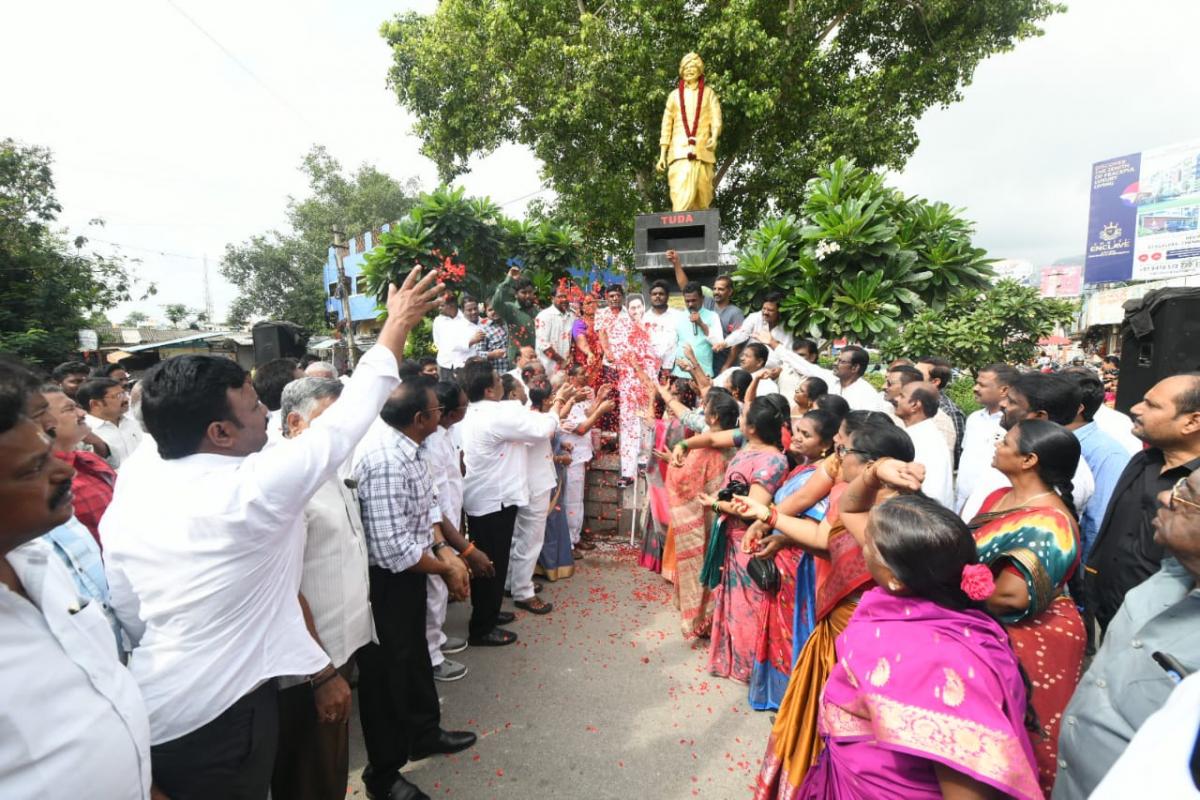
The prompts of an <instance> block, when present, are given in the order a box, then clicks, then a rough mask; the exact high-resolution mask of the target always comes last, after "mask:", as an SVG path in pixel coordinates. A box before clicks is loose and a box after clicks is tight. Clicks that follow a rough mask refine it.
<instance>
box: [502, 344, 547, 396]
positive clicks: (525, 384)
mask: <svg viewBox="0 0 1200 800" xmlns="http://www.w3.org/2000/svg"><path fill="white" fill-rule="evenodd" d="M508 374H509V375H512V376H513V380H515V381H516V382H517V383H519V384H521V387H522V388H523V389H524V390H525V393H526V395H528V394H529V380H530V379H532V378H533V377H534V376H535V375H542V376H544V375H545V374H546V373H545V371H544V370H543V368H542V362H541V361H539V360H538V357H537V351H536V350H534V349H533V346H532V345H528V344H526V345H522V346H521V347H518V348H517V365H516V366H515V367H513V368H512V369H510V370H509V371H508ZM527 378H528V379H527Z"/></svg>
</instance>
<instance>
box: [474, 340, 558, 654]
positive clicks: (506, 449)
mask: <svg viewBox="0 0 1200 800" xmlns="http://www.w3.org/2000/svg"><path fill="white" fill-rule="evenodd" d="M463 388H464V389H465V390H466V392H467V400H469V401H470V405H469V406H467V413H466V416H464V417H463V421H462V422H460V423H459V425H460V426H461V427H462V449H463V463H464V465H465V466H466V477H465V479H464V483H463V511H465V512H466V514H467V525H468V530H469V531H470V533H471V541H472V542H473V543H474V544H475V546H476V547H478V548H479V549H480V550H482V551H483V552H484V553H485V554H487V556H488V557H489V558H491V559H492V563H493V564H494V565H495V574H494V575H491V576H488V575H479V574H475V575H473V576H472V578H471V621H470V624H469V626H468V639H467V640H468V641H469V642H470V643H471V644H472V645H477V646H482V647H496V646H500V645H506V644H512V643H513V642H515V641H516V640H517V635H516V634H515V633H513V632H512V631H509V630H505V629H504V628H500V627H498V622H499V620H500V618H501V617H500V613H501V612H500V603H501V601H502V600H503V597H504V583H505V580H506V578H507V575H508V559H509V553H510V551H511V550H512V541H513V525H514V523H515V522H516V518H517V510H518V508H519V507H520V506H527V505H529V484H528V481H526V480H524V476H525V475H526V474H527V473H528V464H529V461H528V458H529V457H528V451H529V448H528V447H527V445H531V444H534V443H536V442H540V441H543V440H548V439H549V438H550V437H551V436H553V435H554V431H555V429H557V428H558V422H557V420H556V419H555V416H556V415H557V412H558V409H559V408H561V405H560V404H559V403H557V402H556V403H555V405H554V406H553V407H552V410H553V411H554V412H555V416H551V415H546V414H541V415H535V414H529V413H525V410H524V409H522V408H521V407H520V406H519V405H517V404H514V403H512V402H507V403H506V402H501V400H500V398H501V397H502V396H503V391H504V390H503V387H502V385H501V382H500V376H499V375H497V374H496V373H495V372H493V371H492V369H491V368H490V367H489V366H488V365H487V364H485V363H483V362H476V361H472V362H469V363H468V364H467V365H466V367H464V368H463Z"/></svg>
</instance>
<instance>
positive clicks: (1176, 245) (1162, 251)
mask: <svg viewBox="0 0 1200 800" xmlns="http://www.w3.org/2000/svg"><path fill="white" fill-rule="evenodd" d="M1196 272H1200V140H1193V141H1190V142H1184V143H1181V144H1174V145H1169V146H1167V147H1159V148H1157V149H1154V150H1147V151H1145V152H1142V153H1133V154H1131V155H1127V156H1121V157H1120V158H1111V159H1108V160H1107V161H1100V162H1097V163H1096V164H1094V165H1093V166H1092V202H1091V211H1090V212H1089V214H1088V238H1087V258H1086V264H1085V274H1084V280H1085V282H1087V283H1106V282H1110V281H1130V280H1133V281H1146V280H1157V279H1160V278H1170V277H1174V276H1177V275H1190V274H1192V273H1196Z"/></svg>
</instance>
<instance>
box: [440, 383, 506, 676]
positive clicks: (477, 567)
mask: <svg viewBox="0 0 1200 800" xmlns="http://www.w3.org/2000/svg"><path fill="white" fill-rule="evenodd" d="M434 391H435V392H437V397H438V403H439V405H441V408H442V419H441V421H440V422H439V423H438V429H437V430H436V431H434V432H433V433H431V434H429V436H428V437H427V438H426V439H425V450H426V451H427V452H428V456H429V472H430V477H432V478H433V487H434V490H435V491H436V492H437V503H438V508H439V509H440V510H441V512H442V536H443V538H445V540H446V541H447V542H448V543H449V545H450V546H451V547H452V548H454V550H455V551H457V552H458V554H459V556H461V557H462V558H463V560H465V561H466V562H467V566H469V567H470V568H471V571H472V572H474V573H478V574H480V575H490V574H492V573H493V572H494V571H495V567H494V566H493V565H492V561H491V559H489V558H488V557H487V556H486V555H484V554H483V551H481V550H480V549H479V548H477V547H473V546H472V545H471V543H470V542H468V541H467V540H466V538H465V537H464V536H463V535H462V533H461V532H460V531H461V530H462V525H463V523H462V509H463V474H462V448H461V447H460V446H459V445H458V443H457V428H456V426H457V425H458V423H460V422H462V419H463V416H464V415H465V414H466V412H467V395H466V393H465V392H463V390H462V388H461V387H459V385H458V384H457V383H454V382H451V381H443V382H441V383H439V384H438V385H437V386H436V387H434ZM428 584H429V585H428V588H427V591H428V598H427V600H426V604H425V639H426V643H427V644H428V645H429V660H430V661H431V662H433V679H434V680H436V681H443V682H448V681H455V680H458V679H459V678H463V677H465V676H466V674H467V667H466V665H465V664H460V663H458V662H457V661H452V660H451V659H448V658H446V656H448V655H453V654H454V653H461V652H462V651H463V650H466V649H467V640H466V639H464V638H462V637H460V636H447V635H446V633H445V631H444V630H443V627H444V626H445V624H446V608H447V603H448V601H449V598H450V595H449V592H448V591H447V589H446V582H445V581H444V580H442V579H441V577H440V576H438V575H430V576H429V578H428Z"/></svg>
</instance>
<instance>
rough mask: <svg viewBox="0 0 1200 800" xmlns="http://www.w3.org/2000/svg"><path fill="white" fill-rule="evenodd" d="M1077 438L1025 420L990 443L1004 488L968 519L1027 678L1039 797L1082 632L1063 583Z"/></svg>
mask: <svg viewBox="0 0 1200 800" xmlns="http://www.w3.org/2000/svg"><path fill="white" fill-rule="evenodd" d="M1078 462H1079V440H1078V439H1076V438H1075V436H1074V435H1073V434H1072V433H1071V432H1070V431H1068V430H1066V429H1065V428H1063V427H1061V426H1059V425H1056V424H1054V423H1053V422H1048V421H1046V420H1040V419H1029V420H1024V421H1022V422H1020V423H1018V424H1017V425H1015V426H1014V427H1013V429H1012V430H1010V431H1009V432H1008V434H1007V435H1006V436H1005V437H1004V438H1003V439H1001V440H1000V442H998V443H997V445H996V455H995V458H994V459H993V461H992V466H994V467H995V468H996V469H998V470H1000V471H1001V472H1003V473H1004V475H1005V476H1006V477H1007V478H1008V479H1009V481H1010V482H1011V483H1012V486H1011V488H1010V487H1006V488H1004V489H998V490H996V491H995V492H994V493H993V494H991V495H990V496H988V498H987V499H986V500H985V501H984V502H983V505H982V506H981V508H980V512H979V514H978V515H977V516H976V517H975V518H974V519H973V520H971V522H970V527H971V529H972V531H973V532H974V535H975V542H976V546H977V547H978V549H979V559H980V561H982V562H983V563H985V564H987V565H989V566H990V567H991V568H992V571H993V572H994V573H995V576H996V577H995V582H996V591H995V594H993V595H992V597H991V599H989V601H988V608H989V609H990V610H991V611H992V613H994V614H996V615H997V616H998V617H999V618H1000V620H1001V621H1002V622H1003V623H1004V624H1005V627H1006V628H1007V629H1008V634H1009V638H1010V639H1012V643H1013V648H1014V649H1015V650H1016V653H1017V657H1018V658H1019V659H1020V660H1021V665H1022V666H1023V667H1024V668H1025V672H1026V673H1027V674H1028V675H1029V677H1030V679H1031V680H1032V681H1033V684H1034V686H1035V687H1036V688H1035V691H1034V693H1033V707H1034V709H1035V710H1036V711H1037V717H1038V720H1039V721H1040V723H1041V726H1042V729H1041V736H1040V737H1039V738H1038V739H1036V740H1035V741H1034V751H1035V753H1036V755H1037V763H1038V776H1039V781H1040V783H1041V788H1042V791H1043V792H1045V794H1046V796H1047V797H1049V796H1050V792H1051V791H1052V790H1053V788H1054V774H1055V771H1056V770H1057V769H1058V732H1059V727H1060V725H1061V722H1062V715H1063V712H1064V711H1065V710H1066V707H1067V703H1068V702H1069V701H1070V699H1071V695H1072V694H1074V692H1075V686H1076V685H1077V684H1078V683H1079V678H1080V676H1081V675H1082V672H1083V655H1084V649H1085V647H1086V645H1087V634H1086V631H1085V628H1084V625H1083V619H1082V618H1081V617H1080V615H1079V610H1078V609H1077V608H1076V607H1075V603H1074V602H1073V601H1072V600H1071V598H1070V597H1068V596H1067V594H1066V592H1065V589H1066V586H1067V581H1069V580H1070V578H1071V576H1072V574H1073V573H1074V572H1075V570H1076V569H1078V567H1079V527H1078V525H1077V523H1076V520H1075V508H1074V506H1073V505H1072V501H1071V478H1072V476H1073V475H1074V474H1075V468H1076V466H1077V464H1078Z"/></svg>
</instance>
